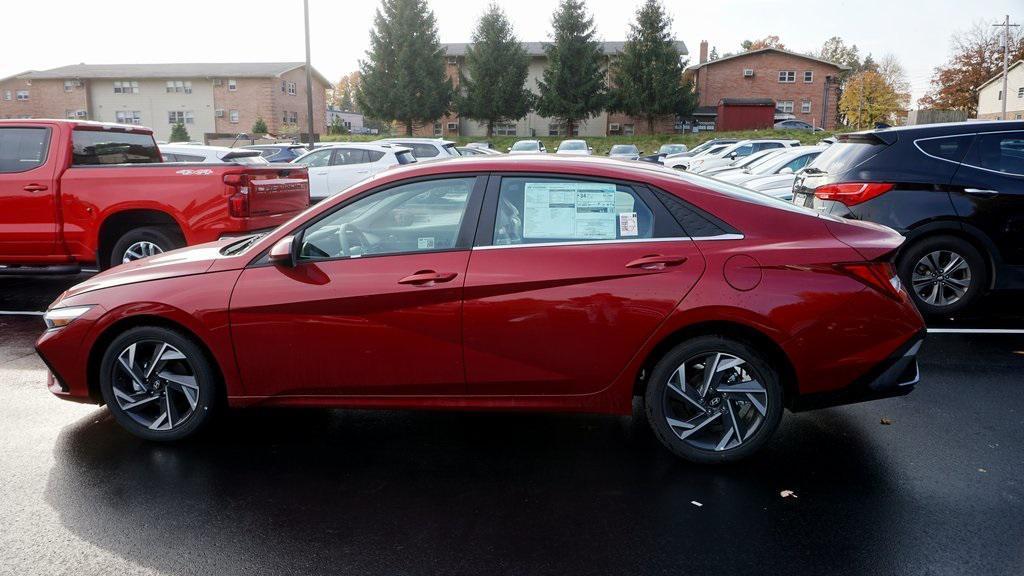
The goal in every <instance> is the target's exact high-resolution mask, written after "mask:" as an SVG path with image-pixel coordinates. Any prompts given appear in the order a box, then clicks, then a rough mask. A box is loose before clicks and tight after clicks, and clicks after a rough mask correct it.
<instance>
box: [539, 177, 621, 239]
mask: <svg viewBox="0 0 1024 576" xmlns="http://www.w3.org/2000/svg"><path fill="white" fill-rule="evenodd" d="M524 192H525V193H524V213H523V237H524V238H559V239H561V238H572V239H583V240H611V239H614V238H615V218H616V216H615V185H614V184H604V183H599V182H527V183H526V186H525V190H524Z"/></svg>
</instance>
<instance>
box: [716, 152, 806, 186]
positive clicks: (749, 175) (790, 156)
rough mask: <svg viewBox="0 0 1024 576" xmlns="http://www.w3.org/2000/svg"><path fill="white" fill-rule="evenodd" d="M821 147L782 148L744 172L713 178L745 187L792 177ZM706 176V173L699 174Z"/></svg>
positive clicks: (739, 171) (729, 173)
mask: <svg viewBox="0 0 1024 576" xmlns="http://www.w3.org/2000/svg"><path fill="white" fill-rule="evenodd" d="M824 149H825V148H824V147H821V146H797V147H796V148H784V149H783V151H782V152H780V153H778V154H773V155H771V156H769V157H767V158H764V159H763V160H761V161H760V162H755V163H754V164H752V165H750V166H748V167H747V168H745V169H744V170H738V171H733V172H727V173H725V174H717V175H715V176H714V177H715V178H718V179H719V180H722V181H725V182H731V183H733V184H739V185H741V186H743V185H746V183H747V182H750V181H752V180H756V179H758V178H762V177H764V176H772V175H776V174H781V175H785V174H789V175H793V174H795V173H796V172H797V171H798V170H800V169H801V168H803V167H804V166H806V165H808V164H810V163H811V161H812V160H814V159H815V158H817V157H818V154H821V152H822V151H823V150H824ZM701 174H706V172H701Z"/></svg>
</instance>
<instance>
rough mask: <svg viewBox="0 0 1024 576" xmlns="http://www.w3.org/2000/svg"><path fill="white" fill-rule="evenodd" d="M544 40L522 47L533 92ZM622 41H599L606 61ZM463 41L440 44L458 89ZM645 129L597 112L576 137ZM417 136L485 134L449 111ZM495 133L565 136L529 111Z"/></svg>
mask: <svg viewBox="0 0 1024 576" xmlns="http://www.w3.org/2000/svg"><path fill="white" fill-rule="evenodd" d="M544 44H545V43H544V42H524V43H523V48H524V49H525V50H526V53H527V55H528V56H529V57H530V64H529V68H528V71H527V76H526V86H527V88H528V89H529V90H531V91H532V92H534V93H535V94H539V93H540V89H539V88H538V86H537V81H538V80H539V79H542V78H543V77H544V69H545V68H546V67H547V54H545V52H544ZM625 44H626V43H625V42H621V41H620V42H603V43H602V45H601V47H602V49H603V50H604V54H605V57H606V58H607V59H609V60H611V59H612V58H615V55H616V54H618V53H619V52H621V51H622V48H623V46H625ZM469 46H470V45H469V44H467V43H454V44H442V47H444V49H445V53H446V55H447V56H446V62H447V71H448V77H449V78H451V80H452V83H453V84H454V85H455V86H456V89H457V88H458V83H459V70H460V69H461V68H462V66H463V65H464V64H465V58H466V49H467V48H468V47H469ZM676 49H677V50H679V55H680V56H681V57H685V56H686V55H687V54H688V52H687V50H686V44H684V43H683V42H681V41H677V42H676ZM675 120H676V119H675V118H674V117H667V118H663V119H659V120H658V122H657V123H656V125H655V131H657V132H672V131H673V126H674V124H675ZM646 131H647V122H646V121H645V120H643V119H640V118H631V117H628V116H624V115H621V114H609V113H608V112H600V113H599V114H597V115H596V116H593V117H591V118H590V119H588V120H586V121H584V122H581V123H580V125H579V127H578V135H579V136H583V137H586V136H605V135H607V134H626V135H629V134H641V133H645V132H646ZM416 134H417V135H418V136H446V137H447V136H459V135H462V136H480V137H483V136H485V135H486V134H487V126H486V125H483V124H481V123H479V122H476V121H474V120H470V119H468V118H460V117H459V115H458V114H457V113H454V112H453V113H451V114H448V115H446V116H444V117H443V118H441V119H439V120H438V121H436V122H435V123H433V125H430V124H427V125H423V126H419V127H417V129H416ZM495 135H498V136H524V137H527V136H567V134H566V127H565V126H564V125H561V124H560V123H559V122H558V121H557V120H555V119H553V118H547V117H544V116H540V115H539V114H537V113H535V112H530V113H528V114H527V115H526V116H524V117H523V118H520V119H519V120H517V121H515V122H509V123H508V124H502V125H499V126H495Z"/></svg>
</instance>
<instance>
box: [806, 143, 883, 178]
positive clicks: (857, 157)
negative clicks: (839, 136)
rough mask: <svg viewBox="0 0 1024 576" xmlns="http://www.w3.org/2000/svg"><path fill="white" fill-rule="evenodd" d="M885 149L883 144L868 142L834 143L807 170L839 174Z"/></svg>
mask: <svg viewBox="0 0 1024 576" xmlns="http://www.w3.org/2000/svg"><path fill="white" fill-rule="evenodd" d="M883 149H885V144H882V143H881V142H878V143H868V142H836V143H835V144H833V145H831V146H829V147H828V148H826V149H825V151H824V152H822V153H821V154H820V155H819V156H818V157H817V158H815V159H814V162H811V163H810V164H809V165H808V167H809V168H817V169H818V170H821V171H822V172H828V173H830V174H841V173H843V172H846V171H847V170H849V169H851V168H853V167H854V166H857V165H859V164H861V163H862V162H864V161H865V160H867V159H869V158H871V157H872V156H874V155H875V154H878V153H879V152H881V151H882V150H883Z"/></svg>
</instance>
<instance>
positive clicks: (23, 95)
mask: <svg viewBox="0 0 1024 576" xmlns="http://www.w3.org/2000/svg"><path fill="white" fill-rule="evenodd" d="M14 97H15V98H17V99H18V100H28V90H18V91H17V92H15V93H14Z"/></svg>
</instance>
